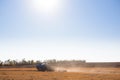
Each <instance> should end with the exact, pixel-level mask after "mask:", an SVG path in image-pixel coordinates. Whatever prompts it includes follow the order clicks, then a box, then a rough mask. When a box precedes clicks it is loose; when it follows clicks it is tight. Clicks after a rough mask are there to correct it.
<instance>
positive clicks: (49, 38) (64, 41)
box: [0, 0, 120, 62]
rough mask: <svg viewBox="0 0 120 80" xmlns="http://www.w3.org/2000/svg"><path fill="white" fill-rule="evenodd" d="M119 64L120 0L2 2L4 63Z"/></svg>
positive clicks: (0, 27) (0, 56)
mask: <svg viewBox="0 0 120 80" xmlns="http://www.w3.org/2000/svg"><path fill="white" fill-rule="evenodd" d="M23 58H25V59H26V60H31V59H33V60H47V59H57V60H71V59H72V60H73V59H75V60H86V61H87V62H118V61H120V1H119V0H0V60H2V61H4V60H7V59H12V60H13V59H14V60H21V59H23Z"/></svg>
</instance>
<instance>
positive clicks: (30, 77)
mask: <svg viewBox="0 0 120 80" xmlns="http://www.w3.org/2000/svg"><path fill="white" fill-rule="evenodd" d="M67 71H68V72H39V71H37V70H36V69H35V68H1V69H0V80H120V68H67Z"/></svg>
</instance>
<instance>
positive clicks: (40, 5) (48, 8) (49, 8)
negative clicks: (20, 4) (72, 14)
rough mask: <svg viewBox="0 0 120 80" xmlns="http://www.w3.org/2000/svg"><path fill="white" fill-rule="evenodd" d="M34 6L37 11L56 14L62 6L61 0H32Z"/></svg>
mask: <svg viewBox="0 0 120 80" xmlns="http://www.w3.org/2000/svg"><path fill="white" fill-rule="evenodd" d="M31 3H32V7H33V9H34V10H35V11H37V12H40V13H44V14H52V15H54V14H55V13H56V12H57V10H58V7H59V6H60V0H32V2H31Z"/></svg>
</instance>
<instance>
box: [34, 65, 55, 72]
mask: <svg viewBox="0 0 120 80" xmlns="http://www.w3.org/2000/svg"><path fill="white" fill-rule="evenodd" d="M36 68H37V70H38V71H42V72H45V71H54V69H53V68H52V67H50V66H49V65H48V64H45V63H39V64H37V65H36Z"/></svg>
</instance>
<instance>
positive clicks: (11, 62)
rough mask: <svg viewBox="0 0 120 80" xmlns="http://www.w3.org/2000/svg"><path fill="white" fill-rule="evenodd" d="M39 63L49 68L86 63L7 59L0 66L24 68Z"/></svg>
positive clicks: (78, 61) (77, 61) (79, 61)
mask: <svg viewBox="0 0 120 80" xmlns="http://www.w3.org/2000/svg"><path fill="white" fill-rule="evenodd" d="M39 63H46V64H49V65H51V66H61V65H65V66H70V65H79V64H83V63H86V61H85V60H56V59H51V60H44V61H40V60H37V61H34V60H26V59H25V58H24V59H22V60H20V61H18V60H11V59H8V60H5V61H1V60H0V66H24V65H36V64H39Z"/></svg>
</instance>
